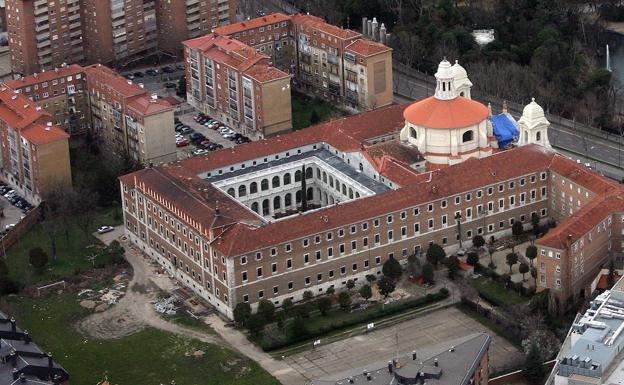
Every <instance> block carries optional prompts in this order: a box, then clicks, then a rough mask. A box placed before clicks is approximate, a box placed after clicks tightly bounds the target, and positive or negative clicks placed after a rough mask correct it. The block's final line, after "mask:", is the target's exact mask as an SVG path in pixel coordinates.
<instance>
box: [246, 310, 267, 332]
mask: <svg viewBox="0 0 624 385" xmlns="http://www.w3.org/2000/svg"><path fill="white" fill-rule="evenodd" d="M266 323H267V321H266V319H265V318H264V317H263V316H262V314H259V313H256V314H252V315H251V316H249V319H248V320H247V328H248V329H249V332H250V333H251V334H252V335H254V336H259V335H260V333H262V330H263V329H264V325H266Z"/></svg>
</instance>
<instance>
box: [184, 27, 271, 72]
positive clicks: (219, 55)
mask: <svg viewBox="0 0 624 385" xmlns="http://www.w3.org/2000/svg"><path fill="white" fill-rule="evenodd" d="M182 44H184V46H186V47H189V48H191V49H194V50H197V51H199V52H201V53H202V55H204V56H205V57H207V58H210V59H212V60H214V61H216V62H218V63H222V64H226V65H228V66H230V67H232V68H236V69H238V70H241V71H244V70H246V69H248V68H250V67H251V66H253V65H254V64H256V63H258V62H260V61H262V60H264V61H266V62H267V63H268V61H269V57H268V56H266V55H263V54H260V53H259V52H257V51H256V50H255V49H254V48H252V47H250V46H248V45H247V44H244V43H242V42H240V41H238V40H236V39H234V38H231V37H229V36H222V35H216V34H214V33H211V34H208V35H205V36H200V37H197V38H194V39H190V40H186V41H184V42H183V43H182Z"/></svg>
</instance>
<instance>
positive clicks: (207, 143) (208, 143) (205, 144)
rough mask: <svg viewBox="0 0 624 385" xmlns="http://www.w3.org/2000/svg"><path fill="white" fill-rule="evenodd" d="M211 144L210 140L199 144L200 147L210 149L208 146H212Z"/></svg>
mask: <svg viewBox="0 0 624 385" xmlns="http://www.w3.org/2000/svg"><path fill="white" fill-rule="evenodd" d="M210 143H211V142H210V140H208V139H204V140H202V141H201V142H199V145H200V146H203V147H208V145H210Z"/></svg>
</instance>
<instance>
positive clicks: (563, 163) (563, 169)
mask: <svg viewBox="0 0 624 385" xmlns="http://www.w3.org/2000/svg"><path fill="white" fill-rule="evenodd" d="M550 169H551V170H552V171H555V172H556V173H557V174H559V175H561V176H563V177H565V178H567V179H569V180H571V181H572V182H574V183H577V184H579V185H581V186H583V187H585V188H586V189H589V190H590V191H593V192H594V193H596V194H602V193H604V192H606V191H609V190H612V189H613V188H619V186H620V185H619V184H618V183H617V182H616V181H614V180H612V179H609V178H606V177H604V176H602V175H599V174H597V173H595V172H593V171H591V170H590V169H588V168H587V167H584V166H582V165H580V164H577V163H576V162H574V161H573V160H570V159H568V158H565V157H556V158H555V159H553V163H552V164H551V165H550Z"/></svg>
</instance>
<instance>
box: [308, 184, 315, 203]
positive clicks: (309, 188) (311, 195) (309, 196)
mask: <svg viewBox="0 0 624 385" xmlns="http://www.w3.org/2000/svg"><path fill="white" fill-rule="evenodd" d="M306 197H307V199H308V200H309V201H311V200H313V199H314V189H313V188H312V187H308V190H307V191H306Z"/></svg>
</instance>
